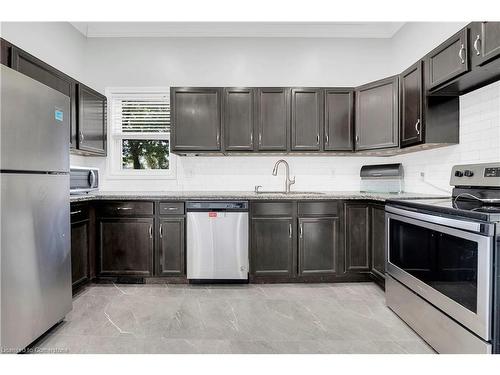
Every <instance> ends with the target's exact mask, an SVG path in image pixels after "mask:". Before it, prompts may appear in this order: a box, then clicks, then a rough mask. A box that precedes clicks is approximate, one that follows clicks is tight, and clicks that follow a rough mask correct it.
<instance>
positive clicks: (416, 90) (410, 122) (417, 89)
mask: <svg viewBox="0 0 500 375" xmlns="http://www.w3.org/2000/svg"><path fill="white" fill-rule="evenodd" d="M422 66H423V61H418V62H417V63H416V64H414V65H412V66H411V67H409V68H408V69H406V70H405V71H404V72H403V73H401V76H400V78H399V84H400V88H399V92H400V95H401V97H400V103H401V147H407V146H413V145H416V144H419V143H422V141H423V139H424V136H423V133H424V125H425V122H424V116H423V115H424V111H423V107H424V105H423V103H424V90H423V74H422Z"/></svg>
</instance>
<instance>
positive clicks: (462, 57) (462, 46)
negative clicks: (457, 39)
mask: <svg viewBox="0 0 500 375" xmlns="http://www.w3.org/2000/svg"><path fill="white" fill-rule="evenodd" d="M464 52H465V46H464V44H463V43H462V45H461V46H460V51H458V57H460V62H461V63H462V64H465V57H464Z"/></svg>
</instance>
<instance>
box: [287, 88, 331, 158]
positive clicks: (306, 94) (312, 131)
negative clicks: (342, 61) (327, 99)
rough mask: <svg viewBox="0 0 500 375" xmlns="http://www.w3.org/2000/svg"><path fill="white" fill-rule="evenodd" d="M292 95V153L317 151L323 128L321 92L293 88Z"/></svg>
mask: <svg viewBox="0 0 500 375" xmlns="http://www.w3.org/2000/svg"><path fill="white" fill-rule="evenodd" d="M291 95H292V151H319V150H320V139H321V134H320V132H321V131H322V127H323V92H322V90H320V89H307V88H295V89H292V91H291Z"/></svg>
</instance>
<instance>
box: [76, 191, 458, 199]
mask: <svg viewBox="0 0 500 375" xmlns="http://www.w3.org/2000/svg"><path fill="white" fill-rule="evenodd" d="M432 198H449V196H446V195H433V194H421V193H365V192H359V191H323V192H292V194H285V193H280V192H269V193H266V192H263V193H259V194H256V193H254V192H251V191H138V192H137V191H100V192H93V193H90V194H83V195H71V196H70V201H71V202H82V201H91V200H113V199H116V200H232V199H242V200H261V199H262V200H281V199H290V200H291V199H307V200H328V199H346V200H347V199H349V200H351V199H367V200H368V199H369V200H375V201H381V202H384V201H386V200H388V199H432Z"/></svg>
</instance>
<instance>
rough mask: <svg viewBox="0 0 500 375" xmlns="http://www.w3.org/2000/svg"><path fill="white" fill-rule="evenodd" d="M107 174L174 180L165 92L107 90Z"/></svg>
mask: <svg viewBox="0 0 500 375" xmlns="http://www.w3.org/2000/svg"><path fill="white" fill-rule="evenodd" d="M108 98H109V103H110V113H109V114H110V119H111V120H110V123H109V127H110V132H109V133H110V140H109V142H110V147H109V150H110V155H109V162H108V164H109V169H108V170H109V171H110V173H109V175H110V177H113V176H116V177H117V178H123V177H130V178H175V156H173V155H172V154H171V153H170V100H169V99H170V98H169V90H168V89H140V90H139V89H133V90H128V89H110V90H108Z"/></svg>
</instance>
